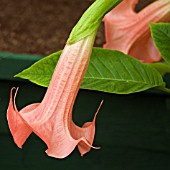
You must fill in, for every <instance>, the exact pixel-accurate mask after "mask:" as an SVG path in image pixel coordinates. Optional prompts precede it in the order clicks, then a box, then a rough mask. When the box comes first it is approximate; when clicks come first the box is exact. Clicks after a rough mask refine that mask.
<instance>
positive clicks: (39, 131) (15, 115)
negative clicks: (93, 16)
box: [7, 34, 97, 158]
mask: <svg viewBox="0 0 170 170" xmlns="http://www.w3.org/2000/svg"><path fill="white" fill-rule="evenodd" d="M94 37H95V36H94V34H93V35H91V36H88V37H86V38H84V39H82V40H81V41H79V42H77V43H75V44H72V45H66V46H65V48H64V50H63V53H62V55H61V57H60V60H59V62H58V64H57V67H56V69H55V71H54V74H53V77H52V80H51V82H50V85H49V87H48V89H47V92H46V94H45V96H44V99H43V100H42V102H41V103H39V104H38V103H36V104H31V105H29V106H27V107H25V108H23V109H22V110H21V111H18V110H17V108H16V104H15V97H16V93H17V91H16V93H15V96H14V101H13V99H12V91H13V90H14V88H13V89H12V91H11V95H10V103H9V107H8V111H7V118H8V123H9V127H10V130H11V133H12V135H13V138H14V141H15V143H16V144H17V145H18V147H20V148H21V147H22V145H23V144H24V142H25V141H26V139H27V138H28V136H29V135H30V134H31V133H32V132H34V133H35V134H36V135H38V136H39V137H40V138H41V139H42V140H43V141H44V142H45V143H46V144H47V146H48V149H47V151H46V153H47V154H48V155H49V156H52V157H56V158H64V157H66V156H68V155H69V154H70V153H71V152H72V151H73V150H74V148H75V147H76V145H78V148H79V151H80V153H81V155H84V154H85V153H86V152H88V151H90V148H91V147H92V143H93V139H94V134H95V119H96V114H97V113H96V114H95V117H94V119H93V121H92V122H88V123H85V124H84V125H83V127H82V128H80V127H78V126H76V125H75V124H74V123H73V121H72V109H73V104H74V101H75V98H76V95H77V92H78V90H79V86H80V83H81V81H82V79H83V76H84V74H85V72H86V68H87V65H88V62H89V58H90V55H91V51H92V46H93V42H94Z"/></svg>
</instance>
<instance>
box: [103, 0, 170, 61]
mask: <svg viewBox="0 0 170 170" xmlns="http://www.w3.org/2000/svg"><path fill="white" fill-rule="evenodd" d="M137 2H138V1H132V2H131V4H130V1H129V0H124V1H123V2H122V3H120V4H119V5H118V6H117V7H116V8H115V9H113V10H112V11H111V12H110V13H108V14H107V15H106V16H105V19H104V22H105V37H106V44H105V45H104V48H108V49H112V50H119V51H122V52H124V53H126V54H129V55H132V56H133V57H135V58H137V59H139V60H141V61H143V62H154V61H159V60H160V59H161V57H160V53H159V52H158V50H157V49H156V47H155V45H154V43H153V40H152V38H151V33H150V27H149V22H168V21H170V10H169V9H170V1H169V0H158V1H156V2H154V3H152V4H150V5H148V6H147V7H146V8H144V9H143V10H142V11H140V12H139V13H135V12H134V7H135V4H136V3H137ZM128 5H129V7H128ZM125 9H126V10H125ZM127 11H128V12H127ZM130 11H131V12H130Z"/></svg>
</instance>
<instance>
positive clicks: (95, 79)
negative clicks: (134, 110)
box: [17, 48, 164, 94]
mask: <svg viewBox="0 0 170 170" xmlns="http://www.w3.org/2000/svg"><path fill="white" fill-rule="evenodd" d="M60 54H61V51H60V52H57V53H54V54H52V55H50V56H49V57H45V58H44V59H42V60H40V61H38V62H37V63H35V64H33V65H32V66H31V67H30V68H28V69H26V70H24V71H23V72H21V73H19V74H18V75H17V77H21V78H24V79H28V80H30V81H32V82H34V83H36V84H38V85H41V86H45V87H47V86H48V84H49V82H50V79H51V76H52V74H53V71H54V68H55V65H56V63H57V61H58V58H59V55H60ZM163 85H164V83H163V80H162V77H161V75H160V74H159V72H157V71H156V69H154V68H152V67H151V66H149V65H145V64H143V63H141V62H140V61H138V60H136V59H134V58H132V57H130V56H127V55H125V54H123V53H121V52H119V51H113V50H106V49H102V48H93V51H92V55H91V59H90V63H89V66H88V69H87V72H86V74H85V77H84V79H83V82H82V84H81V87H80V88H81V89H89V90H98V91H103V92H109V93H117V94H129V93H134V92H139V91H143V90H146V89H149V88H153V87H157V86H163Z"/></svg>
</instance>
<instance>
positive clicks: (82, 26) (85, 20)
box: [67, 0, 122, 44]
mask: <svg viewBox="0 0 170 170" xmlns="http://www.w3.org/2000/svg"><path fill="white" fill-rule="evenodd" d="M121 1H122V0H96V1H95V2H94V3H93V4H92V5H91V6H90V7H89V8H88V9H87V10H86V11H85V13H84V14H83V15H82V17H81V18H80V20H79V21H78V23H77V24H76V25H75V27H74V28H73V30H72V32H71V34H70V36H69V39H68V41H67V43H68V44H74V43H76V42H77V41H79V40H81V39H83V38H85V37H87V36H88V35H90V34H92V33H94V32H96V31H97V29H98V27H99V25H100V23H101V22H102V19H103V17H104V15H105V14H106V13H107V12H109V11H110V10H112V9H113V8H114V7H115V6H116V5H118V4H119V3H120V2H121Z"/></svg>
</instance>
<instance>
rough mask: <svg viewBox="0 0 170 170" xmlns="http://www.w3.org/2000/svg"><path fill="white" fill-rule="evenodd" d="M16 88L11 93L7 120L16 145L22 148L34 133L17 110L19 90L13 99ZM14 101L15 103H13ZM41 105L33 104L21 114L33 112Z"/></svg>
mask: <svg viewBox="0 0 170 170" xmlns="http://www.w3.org/2000/svg"><path fill="white" fill-rule="evenodd" d="M14 89H15V88H12V90H11V93H10V102H9V106H8V110H7V120H8V124H9V128H10V131H11V134H12V136H13V138H14V141H15V143H16V145H17V146H18V147H19V148H22V145H23V144H24V143H25V141H26V139H27V138H28V137H29V135H30V134H31V133H32V130H31V129H30V127H29V126H28V125H27V124H26V123H25V122H24V121H23V120H22V118H21V117H20V114H19V112H18V110H17V108H16V105H15V98H16V95H17V90H16V92H15V95H14V99H13V97H12V92H13V90H14ZM13 100H14V102H13ZM38 105H39V104H32V105H29V106H27V107H25V108H24V109H22V110H21V111H20V113H27V112H29V111H31V110H34V109H35V108H36V107H37V106H38Z"/></svg>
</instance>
